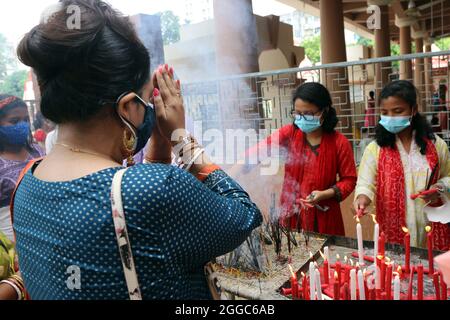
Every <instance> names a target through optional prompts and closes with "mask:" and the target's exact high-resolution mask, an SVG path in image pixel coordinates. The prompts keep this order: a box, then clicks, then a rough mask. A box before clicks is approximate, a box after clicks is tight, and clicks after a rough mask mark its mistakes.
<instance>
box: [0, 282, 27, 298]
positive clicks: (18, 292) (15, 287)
mask: <svg viewBox="0 0 450 320" xmlns="http://www.w3.org/2000/svg"><path fill="white" fill-rule="evenodd" d="M2 283H6V284H8V285H9V286H10V287H12V288H13V289H14V290H15V291H16V293H17V300H22V298H23V297H22V292H21V291H20V289H19V287H18V286H16V284H15V283H14V282H12V281H9V280H3V281H0V284H2Z"/></svg>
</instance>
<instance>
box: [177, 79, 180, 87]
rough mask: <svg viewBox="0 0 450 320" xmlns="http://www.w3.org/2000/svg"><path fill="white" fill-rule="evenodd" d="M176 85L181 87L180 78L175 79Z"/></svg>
mask: <svg viewBox="0 0 450 320" xmlns="http://www.w3.org/2000/svg"><path fill="white" fill-rule="evenodd" d="M177 86H178V88H181V81H180V80H177Z"/></svg>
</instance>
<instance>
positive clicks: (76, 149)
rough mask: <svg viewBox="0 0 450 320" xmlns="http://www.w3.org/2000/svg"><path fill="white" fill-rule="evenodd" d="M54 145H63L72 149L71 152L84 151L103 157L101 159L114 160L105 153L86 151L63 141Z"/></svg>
mask: <svg viewBox="0 0 450 320" xmlns="http://www.w3.org/2000/svg"><path fill="white" fill-rule="evenodd" d="M55 146H61V147H64V148H66V149H69V150H70V151H72V152H74V153H85V154H90V155H92V156H97V157H101V158H103V159H108V160H112V161H114V160H113V159H112V158H110V157H107V156H105V155H103V154H100V153H95V152H91V151H86V150H82V149H80V148H75V147H72V146H69V145H67V144H64V143H55Z"/></svg>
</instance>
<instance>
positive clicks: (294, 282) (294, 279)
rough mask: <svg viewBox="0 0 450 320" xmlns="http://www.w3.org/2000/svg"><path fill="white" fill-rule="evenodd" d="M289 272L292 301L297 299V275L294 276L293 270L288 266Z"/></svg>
mask: <svg viewBox="0 0 450 320" xmlns="http://www.w3.org/2000/svg"><path fill="white" fill-rule="evenodd" d="M289 271H290V272H291V289H292V299H293V300H294V299H297V298H298V281H297V275H296V274H295V272H294V270H292V266H291V265H289Z"/></svg>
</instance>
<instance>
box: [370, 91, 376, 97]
mask: <svg viewBox="0 0 450 320" xmlns="http://www.w3.org/2000/svg"><path fill="white" fill-rule="evenodd" d="M369 97H371V98H372V99H375V91H370V92H369Z"/></svg>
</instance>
